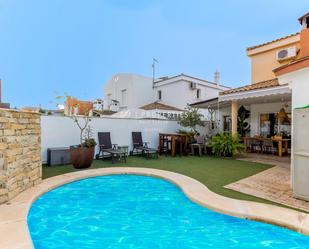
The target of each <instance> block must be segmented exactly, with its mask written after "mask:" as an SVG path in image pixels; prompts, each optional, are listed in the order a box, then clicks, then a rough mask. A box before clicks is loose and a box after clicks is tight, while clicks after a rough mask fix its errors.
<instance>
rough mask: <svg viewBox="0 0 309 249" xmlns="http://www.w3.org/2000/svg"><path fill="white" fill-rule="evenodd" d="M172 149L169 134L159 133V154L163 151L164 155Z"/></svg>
mask: <svg viewBox="0 0 309 249" xmlns="http://www.w3.org/2000/svg"><path fill="white" fill-rule="evenodd" d="M171 149H172V140H171V136H168V135H160V141H159V153H160V155H161V154H162V153H163V152H164V153H165V156H167V154H168V153H169V152H170V151H171Z"/></svg>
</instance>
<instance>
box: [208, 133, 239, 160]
mask: <svg viewBox="0 0 309 249" xmlns="http://www.w3.org/2000/svg"><path fill="white" fill-rule="evenodd" d="M210 145H211V147H212V150H213V153H214V154H215V155H216V156H223V157H232V156H235V155H236V154H237V153H240V152H243V151H244V149H245V146H244V145H243V144H242V143H241V141H240V138H239V135H232V134H231V133H229V132H222V133H220V134H218V135H216V136H214V137H213V138H212V140H211V143H210Z"/></svg>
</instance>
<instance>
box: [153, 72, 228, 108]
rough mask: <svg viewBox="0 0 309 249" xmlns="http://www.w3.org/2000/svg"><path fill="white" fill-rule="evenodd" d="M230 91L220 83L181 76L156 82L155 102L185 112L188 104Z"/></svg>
mask: <svg viewBox="0 0 309 249" xmlns="http://www.w3.org/2000/svg"><path fill="white" fill-rule="evenodd" d="M228 89H230V88H229V87H226V86H222V85H220V84H218V83H214V82H211V81H207V80H203V79H199V78H195V77H192V76H189V75H185V74H180V75H177V76H173V77H164V78H161V79H159V80H157V81H155V83H154V101H157V102H158V103H162V104H166V105H170V106H173V107H176V108H178V109H182V110H183V109H185V108H186V107H187V105H188V104H191V103H193V102H196V101H199V100H203V99H210V98H214V97H218V94H219V92H220V91H224V90H228Z"/></svg>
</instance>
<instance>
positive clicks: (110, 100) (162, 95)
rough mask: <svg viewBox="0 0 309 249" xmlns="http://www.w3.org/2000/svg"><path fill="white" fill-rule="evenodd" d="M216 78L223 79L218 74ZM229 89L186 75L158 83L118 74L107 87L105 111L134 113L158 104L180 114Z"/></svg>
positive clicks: (148, 79) (168, 78)
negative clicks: (191, 105)
mask: <svg viewBox="0 0 309 249" xmlns="http://www.w3.org/2000/svg"><path fill="white" fill-rule="evenodd" d="M216 79H217V80H219V78H218V72H217V73H216ZM228 89H230V88H229V87H225V86H222V85H220V84H218V83H214V82H210V81H207V80H203V79H199V78H195V77H192V76H188V75H184V74H180V75H177V76H174V77H163V78H159V79H157V80H156V81H155V82H153V80H152V78H149V77H144V76H140V75H134V74H116V75H114V76H113V78H112V79H111V80H109V81H108V82H107V83H106V85H105V86H104V91H105V100H104V109H107V110H112V111H122V110H131V109H132V110H133V109H137V108H140V107H145V106H147V105H148V106H151V105H153V104H154V103H157V104H162V105H165V106H169V107H171V108H173V109H174V110H177V112H179V110H181V111H183V110H184V109H185V108H186V107H187V105H188V104H190V103H192V102H194V101H197V100H200V99H204V98H214V97H217V96H218V94H219V92H220V91H222V90H228ZM161 107H162V106H161ZM162 110H163V111H164V113H166V112H165V111H166V110H164V109H162ZM169 111H170V110H169ZM169 113H170V112H169Z"/></svg>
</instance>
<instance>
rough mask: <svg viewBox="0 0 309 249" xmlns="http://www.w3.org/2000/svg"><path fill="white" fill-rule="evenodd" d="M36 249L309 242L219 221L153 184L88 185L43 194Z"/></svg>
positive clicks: (97, 180)
mask: <svg viewBox="0 0 309 249" xmlns="http://www.w3.org/2000/svg"><path fill="white" fill-rule="evenodd" d="M28 224H29V229H30V233H31V237H32V239H33V242H34V246H35V248H36V249H73V248H74V249H103V248H104V249H105V248H113V249H114V248H126V249H137V248H147V249H148V248H149V249H156V248H173V249H176V248H225V249H228V248H237V249H250V248H269V249H273V248H280V249H285V248H290V249H300V248H309V237H307V236H304V235H301V234H299V233H296V232H293V231H290V230H287V229H284V228H280V227H277V226H273V225H269V224H265V223H260V222H255V221H249V220H244V219H239V218H234V217H231V216H228V215H223V214H219V213H216V212H213V211H211V210H209V209H206V208H204V207H201V206H199V205H197V204H195V203H193V202H192V201H190V200H189V199H188V198H187V197H186V196H185V195H184V194H183V192H182V191H181V190H180V189H179V188H178V187H176V186H175V185H173V184H171V183H169V182H167V181H164V180H161V179H156V178H152V177H146V176H137V175H112V176H100V177H94V178H89V179H85V180H81V181H76V182H73V183H70V184H67V185H63V186H61V187H59V188H57V189H54V190H52V191H50V192H47V193H45V194H44V195H42V196H41V197H40V198H39V199H37V201H36V202H34V203H33V206H32V208H31V210H30V212H29V215H28Z"/></svg>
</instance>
